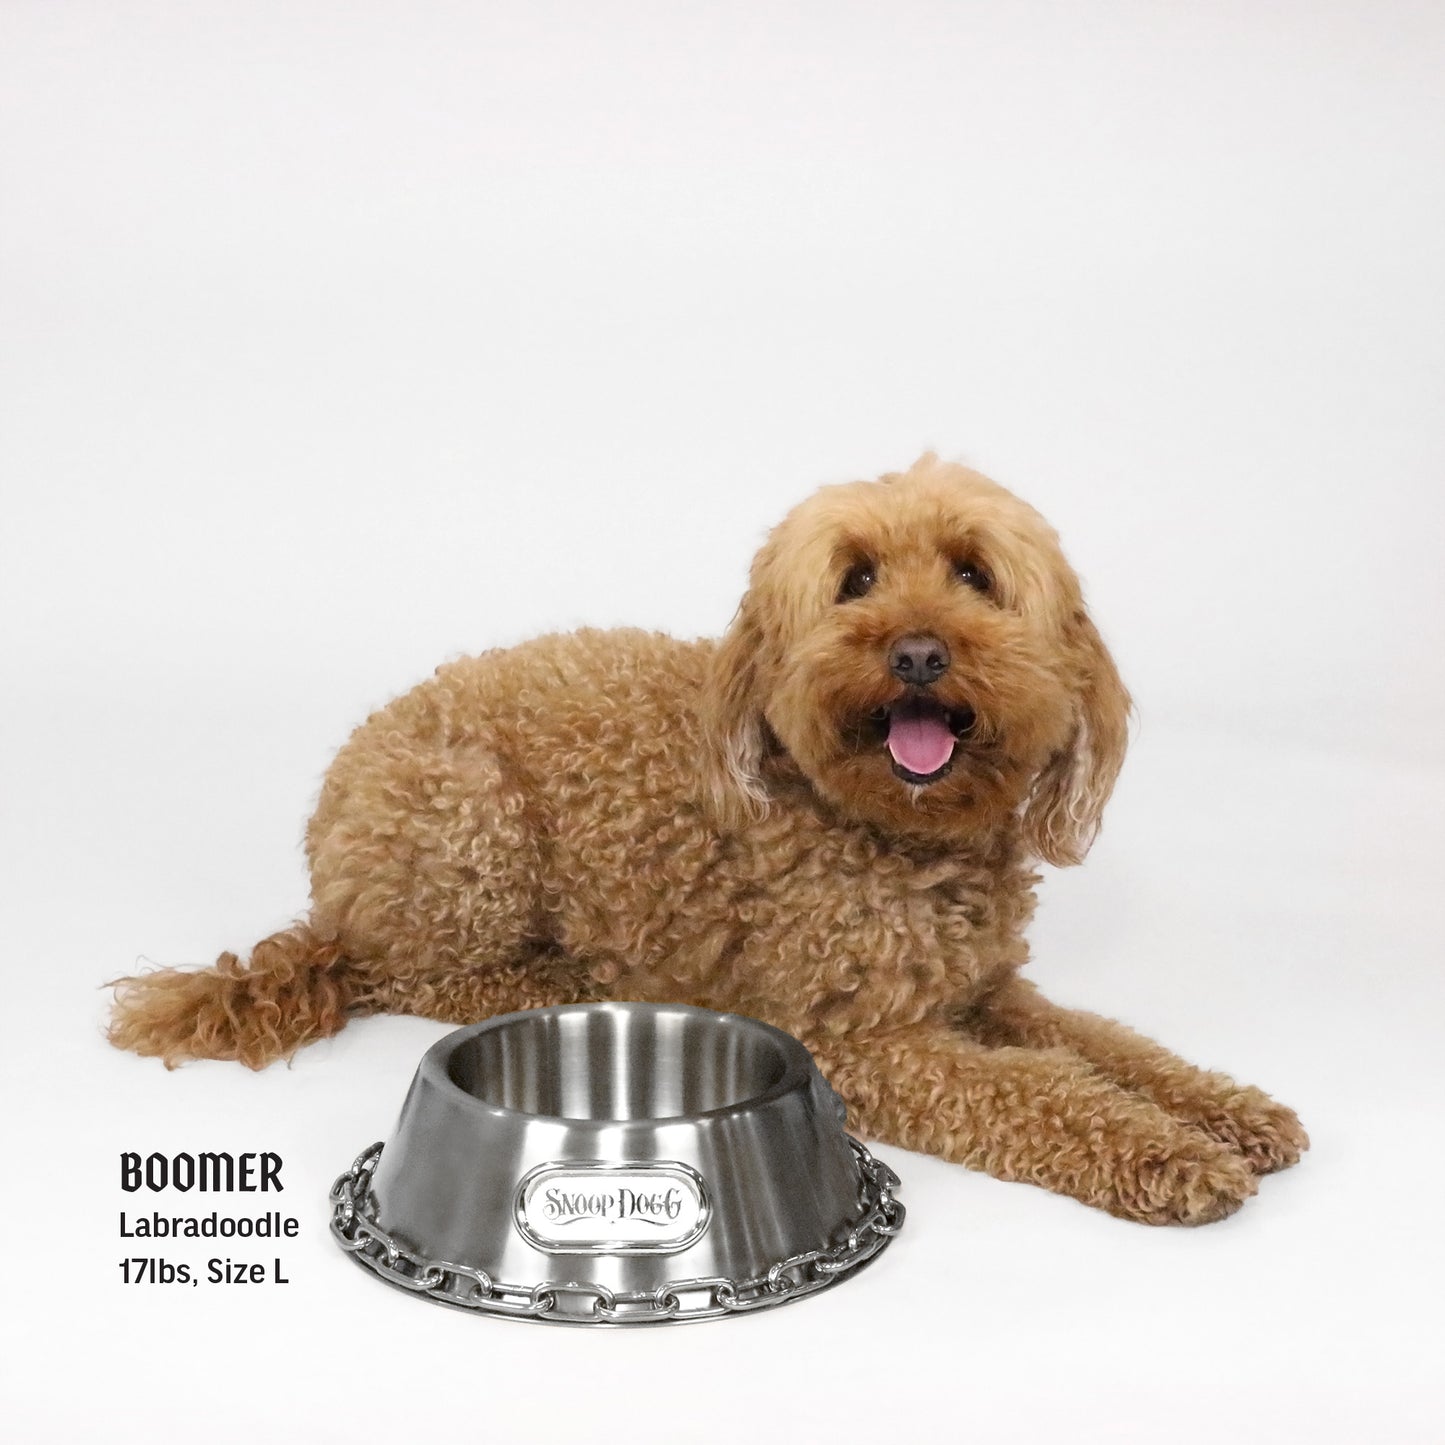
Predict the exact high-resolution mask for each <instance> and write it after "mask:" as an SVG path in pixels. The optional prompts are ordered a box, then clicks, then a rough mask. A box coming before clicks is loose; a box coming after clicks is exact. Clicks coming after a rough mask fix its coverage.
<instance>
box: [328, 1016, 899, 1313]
mask: <svg viewBox="0 0 1445 1445" xmlns="http://www.w3.org/2000/svg"><path fill="white" fill-rule="evenodd" d="M843 1124H844V1110H843V1105H842V1101H841V1100H840V1099H839V1098H838V1096H837V1095H836V1094H835V1093H834V1092H833V1091H832V1089H830V1088H829V1086H828V1085H827V1083H826V1082H825V1081H824V1079H823V1077H822V1075H821V1074H820V1073H819V1072H818V1069H817V1066H816V1065H815V1064H814V1063H813V1060H812V1058H811V1056H810V1055H809V1053H808V1051H807V1050H806V1049H805V1048H804V1047H803V1045H802V1044H800V1043H799V1042H798V1041H797V1040H796V1039H794V1038H792V1037H790V1036H789V1035H788V1034H785V1033H783V1032H781V1031H780V1030H778V1029H775V1028H772V1027H770V1026H769V1025H767V1024H763V1023H759V1022H757V1021H756V1020H755V1019H748V1018H742V1017H740V1016H739V1015H737V1014H720V1013H713V1012H711V1011H709V1010H707V1009H699V1008H688V1007H684V1006H682V1005H656V1004H637V1003H604V1004H581V1005H575V1006H570V1007H563V1008H549V1009H537V1010H534V1011H532V1012H528V1013H514V1014H506V1015H504V1016H502V1017H500V1018H495V1019H489V1020H488V1021H487V1022H485V1023H480V1024H475V1025H473V1026H472V1027H470V1028H464V1029H458V1030H457V1031H456V1032H455V1033H452V1034H448V1035H447V1036H446V1038H444V1039H442V1040H441V1041H440V1042H438V1043H437V1044H436V1045H434V1046H433V1047H432V1048H431V1049H430V1050H428V1052H427V1054H426V1055H425V1057H424V1058H423V1059H422V1061H421V1066H420V1067H419V1068H418V1070H417V1073H416V1078H415V1079H414V1080H413V1082H412V1086H411V1090H410V1092H409V1093H408V1095H407V1098H406V1103H405V1104H404V1105H403V1107H402V1111H401V1118H400V1120H399V1122H398V1123H397V1127H396V1130H395V1132H394V1134H393V1135H392V1137H391V1139H390V1141H389V1142H387V1144H386V1145H385V1146H384V1147H383V1146H382V1145H380V1144H375V1145H373V1146H372V1147H371V1148H370V1149H368V1150H366V1151H365V1152H364V1153H363V1154H362V1155H361V1156H360V1157H359V1158H358V1159H357V1160H356V1162H355V1163H354V1164H353V1165H352V1167H351V1169H350V1170H348V1171H347V1173H345V1174H343V1175H342V1176H341V1177H340V1178H339V1179H338V1180H337V1181H336V1184H335V1185H334V1186H333V1188H332V1191H331V1199H332V1206H333V1212H332V1225H331V1227H332V1232H333V1234H334V1235H335V1237H336V1239H337V1240H338V1242H339V1243H340V1244H341V1245H342V1247H343V1248H344V1249H346V1250H348V1251H349V1252H350V1253H351V1256H352V1258H353V1259H355V1260H356V1261H357V1262H358V1263H360V1264H362V1265H364V1266H366V1267H367V1268H368V1269H371V1270H373V1271H375V1273H377V1274H378V1275H380V1276H381V1277H382V1278H383V1279H384V1280H387V1281H388V1282H389V1283H391V1284H394V1285H398V1286H400V1287H401V1288H403V1289H406V1290H410V1291H413V1292H415V1293H417V1294H420V1295H424V1296H426V1297H427V1298H430V1299H433V1300H437V1301H440V1302H441V1303H443V1304H449V1305H456V1306H461V1307H464V1308H470V1309H474V1310H479V1311H482V1312H485V1313H490V1314H497V1315H507V1316H513V1317H518V1318H523V1319H535V1320H550V1321H560V1322H567V1323H594V1324H634V1323H636V1324H643V1323H656V1322H659V1321H663V1320H687V1319H709V1318H715V1317H718V1316H721V1315H727V1314H734V1313H740V1312H745V1311H749V1310H754V1309H759V1308H763V1307H766V1306H768V1305H774V1304H782V1303H785V1302H787V1301H789V1300H794V1299H798V1298H801V1297H803V1296H804V1295H808V1294H813V1293H816V1292H817V1291H818V1290H821V1289H824V1288H826V1287H827V1286H828V1285H830V1284H833V1283H836V1282H837V1281H838V1280H840V1279H844V1278H846V1277H847V1276H848V1274H849V1273H851V1272H852V1271H854V1270H856V1269H857V1268H858V1267H859V1266H861V1265H863V1264H866V1263H867V1262H868V1261H869V1260H870V1259H872V1258H873V1257H874V1256H876V1255H877V1254H878V1253H879V1252H880V1251H881V1250H882V1249H883V1248H884V1247H885V1246H886V1245H887V1243H888V1241H889V1240H890V1239H891V1238H892V1236H893V1235H894V1234H895V1233H897V1231H898V1229H899V1228H900V1226H901V1225H902V1223H903V1215H904V1211H903V1207H902V1205H900V1204H898V1203H897V1202H896V1201H895V1200H894V1198H893V1190H894V1189H895V1188H897V1185H898V1180H897V1178H896V1176H895V1175H894V1174H893V1172H892V1171H891V1170H890V1169H888V1168H887V1167H886V1166H885V1165H883V1164H881V1163H880V1162H879V1161H877V1160H875V1159H874V1158H873V1157H872V1156H871V1155H870V1154H869V1153H868V1151H867V1150H866V1149H865V1148H864V1147H863V1146H862V1145H861V1144H859V1143H858V1142H857V1141H856V1140H854V1139H851V1138H849V1136H848V1135H847V1134H846V1133H845V1132H844V1128H843Z"/></svg>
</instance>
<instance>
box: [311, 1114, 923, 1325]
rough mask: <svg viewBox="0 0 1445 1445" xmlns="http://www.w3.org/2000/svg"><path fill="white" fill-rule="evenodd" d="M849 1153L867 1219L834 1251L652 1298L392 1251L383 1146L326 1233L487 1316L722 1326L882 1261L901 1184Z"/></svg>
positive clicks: (409, 1284)
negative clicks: (380, 1171) (383, 1203)
mask: <svg viewBox="0 0 1445 1445" xmlns="http://www.w3.org/2000/svg"><path fill="white" fill-rule="evenodd" d="M848 1144H849V1147H850V1148H851V1149H852V1151H853V1159H854V1163H855V1164H856V1165H857V1167H858V1183H859V1203H860V1205H861V1207H862V1210H863V1213H862V1215H861V1216H860V1217H859V1219H858V1221H857V1223H855V1224H853V1225H852V1226H850V1228H849V1230H848V1235H847V1238H846V1239H844V1240H843V1241H842V1242H841V1243H839V1244H836V1245H834V1246H833V1247H832V1248H831V1249H810V1250H806V1251H804V1252H803V1253H802V1254H793V1255H789V1256H788V1257H787V1258H786V1259H780V1260H778V1261H777V1263H775V1264H773V1265H771V1266H769V1268H768V1269H767V1270H765V1271H764V1272H763V1273H762V1274H758V1275H754V1276H752V1277H751V1278H750V1279H730V1278H728V1277H727V1276H726V1275H701V1276H697V1277H695V1278H691V1279H675V1280H667V1281H665V1282H664V1283H663V1284H660V1285H658V1286H657V1288H656V1289H650V1290H612V1289H608V1288H607V1286H606V1285H601V1284H591V1283H584V1282H581V1281H578V1280H544V1281H543V1282H542V1283H540V1284H507V1283H505V1282H503V1281H502V1280H496V1279H493V1278H492V1277H491V1275H489V1274H488V1273H487V1271H486V1270H484V1269H474V1268H473V1267H472V1266H470V1265H465V1264H454V1263H452V1262H451V1261H450V1260H445V1259H427V1258H426V1257H425V1256H423V1255H419V1254H416V1253H414V1252H413V1251H412V1250H409V1249H407V1248H406V1247H405V1246H404V1245H401V1244H398V1243H397V1241H396V1240H395V1239H393V1238H392V1237H391V1235H389V1234H388V1233H387V1232H386V1230H384V1229H383V1228H382V1227H381V1225H380V1224H378V1223H377V1222H376V1218H375V1215H374V1212H373V1211H374V1206H375V1199H374V1197H373V1196H372V1194H371V1177H372V1175H373V1174H374V1173H375V1172H376V1164H377V1160H379V1159H380V1158H381V1149H382V1146H381V1145H380V1144H373V1145H372V1146H371V1148H369V1149H366V1150H364V1151H363V1152H362V1153H361V1154H359V1155H357V1158H356V1162H355V1163H353V1164H352V1166H351V1168H350V1169H348V1170H347V1171H346V1173H345V1174H343V1175H341V1176H340V1177H339V1178H338V1179H337V1181H336V1183H335V1184H333V1185H332V1186H331V1196H330V1197H331V1204H332V1211H331V1233H332V1234H333V1235H334V1236H335V1239H336V1242H337V1243H338V1244H339V1245H340V1246H341V1247H342V1249H344V1250H346V1251H347V1252H348V1253H349V1254H351V1255H352V1256H353V1257H354V1258H355V1259H356V1260H357V1262H358V1263H360V1264H364V1265H365V1266H366V1267H367V1268H368V1269H370V1270H373V1271H374V1272H375V1273H376V1274H378V1275H380V1276H381V1278H382V1279H384V1280H386V1281H387V1282H388V1283H389V1284H394V1285H399V1286H400V1287H401V1288H402V1289H405V1290H410V1291H412V1292H413V1293H414V1294H420V1295H425V1296H427V1297H428V1298H429V1299H434V1300H439V1301H441V1303H443V1304H449V1305H457V1306H460V1307H461V1308H462V1309H472V1310H479V1311H481V1312H482V1313H484V1314H491V1315H500V1316H504V1317H509V1318H512V1319H528V1320H545V1321H551V1322H555V1323H559V1324H607V1325H632V1324H661V1323H664V1322H665V1321H668V1320H714V1319H721V1318H723V1317H724V1316H726V1315H734V1314H746V1313H747V1312H748V1311H750V1310H758V1309H766V1308H767V1307H768V1306H770V1305H779V1304H786V1303H788V1302H789V1301H791V1300H795V1299H801V1298H802V1297H803V1296H804V1295H810V1294H815V1293H817V1291H819V1290H821V1289H826V1288H827V1287H828V1286H829V1285H831V1284H833V1283H835V1282H836V1281H837V1280H839V1279H841V1278H843V1277H844V1276H846V1275H847V1274H848V1273H849V1272H850V1271H851V1270H855V1269H857V1268H858V1267H859V1266H860V1265H863V1264H866V1263H867V1262H868V1261H869V1260H870V1259H872V1258H873V1257H874V1255H876V1254H878V1253H880V1252H881V1251H882V1250H883V1249H884V1248H885V1247H886V1246H887V1244H888V1243H889V1241H890V1240H891V1239H892V1238H893V1236H894V1235H895V1234H897V1233H898V1231H899V1230H900V1229H901V1228H902V1227H903V1220H904V1217H905V1215H906V1214H907V1211H906V1210H905V1209H904V1207H903V1205H901V1204H899V1203H898V1201H897V1200H896V1199H894V1197H893V1191H894V1190H895V1189H897V1188H898V1176H897V1175H896V1174H895V1173H894V1172H893V1171H892V1170H891V1169H890V1168H889V1167H888V1166H887V1165H886V1164H884V1163H882V1162H881V1161H880V1160H878V1159H875V1158H874V1157H873V1156H872V1155H871V1154H870V1153H869V1152H868V1150H867V1149H865V1148H864V1147H863V1145H862V1144H860V1143H859V1142H858V1141H857V1140H856V1139H854V1138H853V1137H852V1136H851V1135H849V1136H848Z"/></svg>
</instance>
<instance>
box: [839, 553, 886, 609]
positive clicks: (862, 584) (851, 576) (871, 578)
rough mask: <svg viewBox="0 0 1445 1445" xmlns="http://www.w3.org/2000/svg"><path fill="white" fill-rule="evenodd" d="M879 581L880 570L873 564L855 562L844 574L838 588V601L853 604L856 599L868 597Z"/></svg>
mask: <svg viewBox="0 0 1445 1445" xmlns="http://www.w3.org/2000/svg"><path fill="white" fill-rule="evenodd" d="M877 580H878V569H877V568H876V567H875V566H874V565H873V564H872V563H871V562H855V563H854V564H853V565H852V566H851V567H850V568H849V569H848V570H847V571H846V572H845V573H844V574H843V582H842V585H841V586H840V587H839V588H838V601H839V602H851V601H852V600H853V599H854V598H855V597H866V596H867V595H868V593H870V592H871V591H872V590H873V584H874V583H875V582H876V581H877Z"/></svg>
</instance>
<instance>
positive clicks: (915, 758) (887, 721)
mask: <svg viewBox="0 0 1445 1445" xmlns="http://www.w3.org/2000/svg"><path fill="white" fill-rule="evenodd" d="M869 721H870V722H871V723H873V724H874V726H875V727H877V728H878V729H879V731H880V732H884V736H885V738H886V741H887V744H888V752H889V755H890V756H891V757H892V759H893V771H894V773H895V774H896V775H897V776H898V777H900V778H902V779H903V781H904V782H905V783H912V784H915V785H916V786H923V785H926V784H928V783H936V782H937V781H938V780H939V779H940V778H945V777H947V776H948V773H949V770H950V769H951V768H952V767H953V750H954V745H955V744H956V743H957V741H958V740H959V739H960V738H964V737H967V736H968V734H969V733H970V732H971V731H972V729H973V725H974V721H975V718H974V712H973V709H972V708H971V707H969V706H967V705H966V704H965V705H964V706H962V707H954V708H946V707H944V706H943V704H942V703H939V702H936V701H935V700H934V699H933V698H931V697H926V696H923V695H920V694H908V695H906V696H904V697H900V698H898V699H897V700H896V701H895V702H894V703H893V704H892V705H891V706H889V707H880V708H877V709H875V710H874V711H873V712H872V713H870V714H869ZM885 730H886V731H885Z"/></svg>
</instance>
